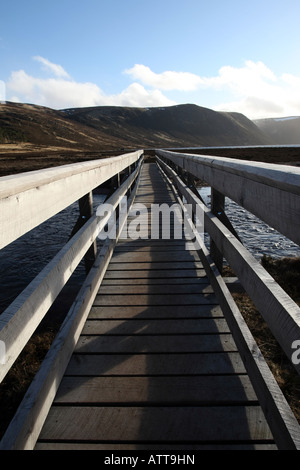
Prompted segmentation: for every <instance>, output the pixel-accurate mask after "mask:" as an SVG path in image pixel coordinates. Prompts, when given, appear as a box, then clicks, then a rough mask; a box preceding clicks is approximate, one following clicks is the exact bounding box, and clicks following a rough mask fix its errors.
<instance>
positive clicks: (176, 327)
mask: <svg viewBox="0 0 300 470" xmlns="http://www.w3.org/2000/svg"><path fill="white" fill-rule="evenodd" d="M216 332H220V333H230V331H229V328H228V325H227V322H226V320H225V319H201V320H199V319H197V320H194V319H190V320H183V319H180V320H174V319H173V318H172V319H171V318H170V319H169V320H165V319H164V320H158V319H156V320H139V319H132V320H127V321H126V320H125V321H124V320H123V321H122V320H89V321H87V322H86V323H85V325H84V328H83V330H82V334H83V335H104V334H108V335H110V334H111V335H137V334H141V335H143V334H147V335H148V334H149V335H153V334H196V333H201V334H203V333H216Z"/></svg>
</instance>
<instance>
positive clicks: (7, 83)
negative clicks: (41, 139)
mask: <svg viewBox="0 0 300 470" xmlns="http://www.w3.org/2000/svg"><path fill="white" fill-rule="evenodd" d="M299 18H300V1H299V0H284V1H283V0H282V1H279V0H251V1H250V0H247V1H245V0H210V1H207V0H184V1H181V0H9V1H8V2H2V5H1V9H0V101H14V102H21V103H32V104H37V105H42V106H47V107H50V108H53V109H66V108H73V107H86V106H130V107H132V106H138V107H154V106H159V107H166V106H171V105H178V104H185V103H193V104H197V105H199V106H203V107H206V108H210V109H213V110H215V111H230V112H239V113H243V114H244V115H245V116H247V117H248V118H249V119H258V118H267V117H286V116H297V115H300V57H299V56H300V28H299Z"/></svg>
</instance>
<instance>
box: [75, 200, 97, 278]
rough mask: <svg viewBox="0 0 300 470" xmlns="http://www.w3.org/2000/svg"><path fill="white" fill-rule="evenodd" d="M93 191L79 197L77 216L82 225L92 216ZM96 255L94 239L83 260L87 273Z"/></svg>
mask: <svg viewBox="0 0 300 470" xmlns="http://www.w3.org/2000/svg"><path fill="white" fill-rule="evenodd" d="M93 212H94V211H93V192H92V191H91V192H89V193H88V194H86V195H85V196H83V197H82V198H80V199H79V213H80V215H79V217H80V219H81V223H82V225H84V224H85V222H86V221H87V220H88V219H89V218H90V217H92V215H93ZM96 255H97V242H96V240H95V241H94V242H93V243H92V245H91V247H90V248H89V249H88V251H87V252H86V254H85V257H84V262H85V269H86V272H87V273H88V272H89V270H90V269H91V267H92V266H93V264H94V261H95V259H96Z"/></svg>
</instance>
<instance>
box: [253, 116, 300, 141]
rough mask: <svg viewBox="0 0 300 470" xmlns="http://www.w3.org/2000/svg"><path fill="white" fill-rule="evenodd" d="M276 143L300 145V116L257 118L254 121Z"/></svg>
mask: <svg viewBox="0 0 300 470" xmlns="http://www.w3.org/2000/svg"><path fill="white" fill-rule="evenodd" d="M253 122H254V124H256V125H257V126H258V127H259V129H260V130H261V131H262V132H263V133H264V134H266V135H267V136H269V137H270V138H271V139H272V140H273V141H274V142H275V144H279V145H300V117H299V116H291V117H283V118H270V119H257V120H255V121H253Z"/></svg>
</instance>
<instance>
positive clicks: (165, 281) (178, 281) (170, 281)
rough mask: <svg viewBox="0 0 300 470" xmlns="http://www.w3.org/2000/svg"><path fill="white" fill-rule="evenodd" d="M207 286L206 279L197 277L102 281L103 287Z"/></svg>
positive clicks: (135, 278) (133, 278)
mask: <svg viewBox="0 0 300 470" xmlns="http://www.w3.org/2000/svg"><path fill="white" fill-rule="evenodd" d="M184 284H187V285H198V286H199V285H200V284H206V285H207V278H206V277H204V276H203V277H199V278H197V277H195V278H157V279H155V278H150V279H147V278H137V277H129V278H128V277H127V278H126V279H105V280H103V281H102V284H101V285H102V286H123V287H124V286H130V285H136V286H138V285H140V286H142V285H144V286H147V285H148V286H155V285H164V286H167V285H173V286H175V285H177V286H178V285H181V286H182V285H184Z"/></svg>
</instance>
